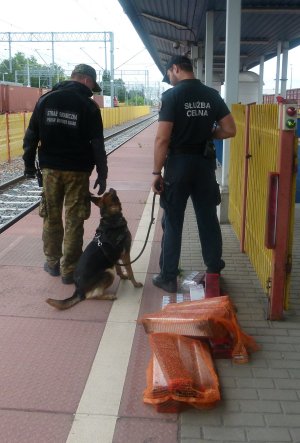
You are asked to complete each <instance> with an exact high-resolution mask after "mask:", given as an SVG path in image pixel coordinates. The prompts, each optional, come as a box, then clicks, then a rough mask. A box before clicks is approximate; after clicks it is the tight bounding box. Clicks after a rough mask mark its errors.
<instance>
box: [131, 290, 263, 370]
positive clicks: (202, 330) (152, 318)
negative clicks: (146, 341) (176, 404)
mask: <svg viewBox="0 0 300 443" xmlns="http://www.w3.org/2000/svg"><path fill="white" fill-rule="evenodd" d="M140 322H141V323H142V324H143V325H144V328H145V331H146V333H148V334H152V333H162V332H164V333H172V334H179V335H184V336H189V337H205V338H209V339H218V340H220V339H222V338H226V340H228V337H229V338H230V339H231V340H232V356H233V359H234V361H235V362H237V363H245V362H247V361H248V352H251V351H256V350H257V349H258V346H257V344H256V343H255V341H254V339H253V338H252V337H250V336H248V335H247V334H245V333H244V332H243V331H242V330H241V328H240V326H239V324H238V321H237V318H236V314H235V309H234V306H233V304H232V303H231V301H230V299H229V297H228V296H222V297H214V298H211V299H204V300H198V301H192V302H184V303H176V304H169V305H167V306H166V307H165V308H164V309H163V310H161V311H159V312H154V313H153V314H147V315H144V316H143V317H142V318H141V319H140Z"/></svg>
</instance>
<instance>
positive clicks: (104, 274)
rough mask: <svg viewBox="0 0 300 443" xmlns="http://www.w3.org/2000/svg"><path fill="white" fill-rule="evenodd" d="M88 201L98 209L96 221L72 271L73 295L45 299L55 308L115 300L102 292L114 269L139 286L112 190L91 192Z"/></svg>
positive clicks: (120, 214) (129, 235) (126, 236)
mask: <svg viewBox="0 0 300 443" xmlns="http://www.w3.org/2000/svg"><path fill="white" fill-rule="evenodd" d="M91 201H92V202H93V203H95V205H96V206H98V207H99V208H100V215H101V218H100V224H99V226H98V228H97V230H96V233H95V236H94V238H93V240H92V241H91V242H90V243H89V244H88V245H87V247H86V248H85V250H84V251H83V253H82V255H81V257H80V259H79V261H78V264H77V266H76V269H75V271H74V282H75V292H74V294H73V295H72V296H71V297H69V298H66V299H64V300H56V299H53V298H48V299H47V300H46V302H47V303H48V304H49V305H51V306H53V307H54V308H57V309H61V310H63V309H69V308H71V307H72V306H74V305H76V304H77V303H79V302H81V301H83V300H85V299H97V300H115V299H116V296H115V295H114V294H104V291H105V289H106V288H108V287H109V286H111V284H112V283H113V281H114V278H115V270H116V272H117V274H118V275H119V277H120V278H121V279H129V280H130V281H131V282H132V284H133V286H134V287H135V288H140V287H142V286H143V285H142V283H138V282H137V281H136V280H135V278H134V276H133V272H132V268H131V264H130V247H131V241H132V237H131V233H130V231H129V229H128V227H127V221H126V220H125V218H124V217H123V215H122V206H121V203H120V200H119V198H118V196H117V193H116V191H115V190H114V189H110V190H109V191H108V192H106V193H105V194H104V195H103V196H102V197H96V196H93V195H92V196H91ZM119 261H122V262H123V265H124V267H125V269H126V272H127V274H124V273H123V271H122V269H121V264H120V262H119Z"/></svg>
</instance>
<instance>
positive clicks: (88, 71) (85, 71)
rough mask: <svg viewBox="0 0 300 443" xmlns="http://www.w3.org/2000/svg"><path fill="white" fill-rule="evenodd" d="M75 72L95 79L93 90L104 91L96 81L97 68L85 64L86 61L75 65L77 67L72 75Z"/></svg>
mask: <svg viewBox="0 0 300 443" xmlns="http://www.w3.org/2000/svg"><path fill="white" fill-rule="evenodd" d="M73 74H82V75H88V76H89V77H91V79H92V80H93V81H94V86H93V89H92V91H93V92H101V91H102V89H101V88H100V86H99V85H98V83H97V82H96V79H97V75H96V71H95V69H94V68H93V67H92V66H90V65H85V64H84V63H81V64H80V65H77V66H75V68H74V69H73V72H72V75H73Z"/></svg>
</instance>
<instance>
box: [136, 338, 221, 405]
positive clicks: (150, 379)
mask: <svg viewBox="0 0 300 443" xmlns="http://www.w3.org/2000/svg"><path fill="white" fill-rule="evenodd" d="M149 340H150V345H151V348H152V351H153V355H152V358H151V361H150V364H149V366H148V369H147V388H146V390H145V391H144V402H145V403H149V404H152V405H153V406H155V408H156V410H157V411H158V412H179V411H181V410H183V409H185V408H186V407H188V406H193V407H195V408H198V409H207V408H210V407H213V406H214V405H215V404H216V403H217V402H218V401H219V400H220V391H219V382H218V377H217V375H216V373H215V371H214V365H213V361H212V358H211V355H210V351H209V348H208V346H207V345H206V344H205V343H202V342H201V341H199V340H195V339H192V338H187V337H183V336H181V335H176V334H166V333H163V334H160V333H157V334H151V335H149Z"/></svg>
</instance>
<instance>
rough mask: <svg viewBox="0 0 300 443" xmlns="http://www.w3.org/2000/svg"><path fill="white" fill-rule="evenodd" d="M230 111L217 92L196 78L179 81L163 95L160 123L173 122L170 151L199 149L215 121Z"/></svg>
mask: <svg viewBox="0 0 300 443" xmlns="http://www.w3.org/2000/svg"><path fill="white" fill-rule="evenodd" d="M229 113H230V110H229V109H228V107H227V105H226V103H225V102H224V100H223V99H222V98H221V96H220V95H219V93H218V92H217V91H216V90H215V89H213V88H209V87H208V86H205V85H204V84H203V83H201V81H200V80H197V79H187V80H182V81H180V82H179V83H178V84H177V85H176V86H174V87H173V88H171V89H168V90H167V91H165V92H164V93H163V94H162V104H161V109H160V112H159V119H158V120H159V121H168V122H173V123H174V125H173V130H172V134H171V140H170V146H169V148H170V150H171V151H172V150H173V149H183V150H184V148H188V149H189V148H193V149H194V148H197V147H199V149H200V148H201V146H203V144H204V142H205V141H206V140H208V139H210V138H211V136H212V128H213V125H214V123H215V122H217V121H219V120H221V119H222V118H223V117H225V116H226V115H228V114H229Z"/></svg>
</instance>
